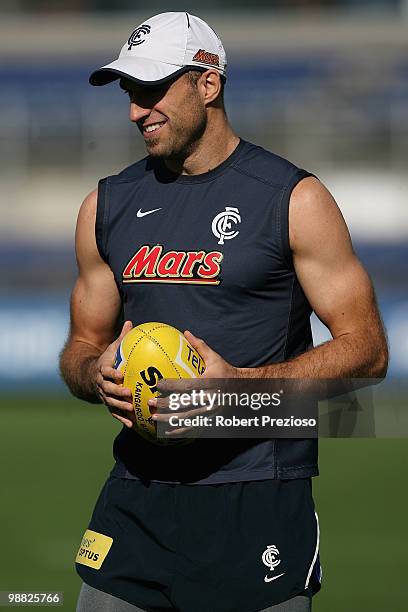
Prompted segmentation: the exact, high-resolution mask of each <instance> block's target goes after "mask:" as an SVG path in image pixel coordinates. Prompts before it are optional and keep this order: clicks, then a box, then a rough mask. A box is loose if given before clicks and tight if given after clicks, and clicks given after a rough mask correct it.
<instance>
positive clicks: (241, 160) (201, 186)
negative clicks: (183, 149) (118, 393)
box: [96, 140, 318, 484]
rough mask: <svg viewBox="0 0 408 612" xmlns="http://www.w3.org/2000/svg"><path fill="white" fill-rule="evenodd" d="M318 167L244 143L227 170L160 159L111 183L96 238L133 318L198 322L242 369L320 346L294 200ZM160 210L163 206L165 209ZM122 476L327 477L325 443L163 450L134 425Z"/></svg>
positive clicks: (120, 455) (239, 443) (199, 480)
mask: <svg viewBox="0 0 408 612" xmlns="http://www.w3.org/2000/svg"><path fill="white" fill-rule="evenodd" d="M309 175H310V174H309V173H308V172H306V171H304V170H300V169H298V168H297V167H296V166H294V165H293V164H291V163H290V162H288V161H287V160H285V159H283V158H281V157H278V156H277V155H274V154H273V153H270V152H268V151H266V150H265V149H262V148H261V147H258V146H255V145H252V144H250V143H248V142H245V141H243V140H241V141H240V143H239V145H238V146H237V148H236V149H235V151H234V152H233V153H232V154H231V155H230V157H228V159H226V160H225V161H224V162H223V163H222V164H221V165H219V166H218V167H217V168H215V169H213V170H210V171H209V172H206V173H204V174H200V175H193V176H188V175H177V174H174V173H172V172H170V171H169V170H168V169H167V168H166V167H165V165H164V163H163V162H161V161H159V160H153V159H152V158H150V157H146V158H145V159H143V160H141V161H139V162H138V163H136V164H134V165H132V166H130V167H129V168H127V169H125V170H124V171H123V172H121V173H120V174H118V175H116V176H111V177H108V178H106V179H103V180H102V181H100V183H99V190H98V207H97V217H96V239H97V245H98V249H99V252H100V254H101V256H102V258H103V259H104V260H105V261H106V262H107V263H108V264H109V266H110V268H111V269H112V271H113V274H114V277H115V281H116V283H117V286H118V288H119V291H120V293H121V297H122V301H123V309H124V317H125V318H126V319H130V320H131V321H132V322H133V325H139V324H140V323H144V322H149V321H160V322H164V323H168V324H169V325H173V326H174V327H176V328H178V329H180V330H185V329H190V330H191V331H192V332H193V333H194V334H195V335H197V336H198V337H201V338H203V339H204V340H205V341H206V342H207V344H208V345H209V346H210V347H211V348H213V349H214V350H215V351H217V352H218V353H220V355H222V356H223V357H224V359H226V360H227V361H228V362H230V363H231V364H233V365H235V366H239V367H255V366H261V365H265V364H270V363H277V362H280V361H284V360H286V359H288V358H291V357H294V356H296V355H298V354H300V353H302V352H304V351H306V350H307V349H308V348H309V347H310V346H311V345H312V335H311V328H310V314H311V308H310V305H309V304H308V302H307V299H306V298H305V295H304V293H303V291H302V289H301V287H300V284H299V282H298V280H297V277H296V274H295V271H294V268H293V265H292V257H291V251H290V247H289V232H288V206H289V198H290V194H291V191H292V189H293V188H294V186H295V185H296V184H297V183H298V182H299V181H300V180H301V179H302V178H304V177H306V176H309ZM153 211H154V212H153ZM114 456H115V459H116V464H115V467H114V471H113V473H114V474H116V475H118V476H122V477H127V478H140V479H144V480H153V481H159V482H160V481H161V482H188V483H195V484H211V483H221V482H233V481H245V480H260V479H265V478H273V479H276V478H279V479H284V478H304V477H308V476H315V475H317V473H318V469H317V441H316V440H300V439H292V440H288V439H276V440H265V439H263V440H254V439H251V440H249V439H248V440H245V439H237V440H230V439H228V440H227V439H225V440H223V439H215V440H211V439H201V440H200V439H198V440H195V441H194V442H192V443H191V444H189V445H186V446H184V447H183V446H180V447H171V448H169V447H160V446H157V445H154V444H151V443H149V442H148V441H145V440H144V439H143V438H142V437H140V436H138V435H137V434H136V433H135V432H134V431H132V430H129V429H127V428H123V430H122V431H121V432H120V434H119V435H118V436H117V438H116V440H115V443H114Z"/></svg>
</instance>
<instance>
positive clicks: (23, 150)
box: [0, 0, 408, 612]
mask: <svg viewBox="0 0 408 612" xmlns="http://www.w3.org/2000/svg"><path fill="white" fill-rule="evenodd" d="M166 10H189V11H190V12H192V13H195V14H198V15H199V16H201V17H203V18H204V19H206V20H208V21H209V23H210V24H211V25H212V26H213V27H214V28H215V29H216V30H217V32H218V33H219V35H220V36H221V38H222V39H223V42H224V45H225V47H226V50H227V54H228V60H229V76H228V85H227V88H226V105H227V110H228V113H229V115H230V118H231V121H232V123H233V125H234V127H235V128H236V130H237V131H238V133H239V134H240V135H241V136H243V137H244V138H246V139H248V140H252V141H254V142H256V143H258V144H261V145H263V146H265V147H267V148H269V149H271V150H273V151H274V152H276V153H278V154H280V155H283V156H285V157H288V158H289V159H291V160H292V161H294V162H295V163H296V164H298V165H300V166H302V167H305V168H307V169H308V170H310V171H312V172H314V173H315V174H316V175H317V176H318V177H319V178H321V180H323V181H324V182H325V183H326V184H327V185H328V187H329V188H330V189H331V191H332V193H333V194H334V196H335V197H336V199H337V201H338V203H339V205H340V208H341V209H342V211H343V214H344V216H345V218H346V220H347V222H348V225H349V227H350V230H351V233H352V237H353V242H354V246H355V249H356V251H357V253H358V254H359V256H360V258H361V259H362V260H363V262H364V264H365V265H366V267H367V268H368V270H369V272H370V274H371V276H372V278H373V281H374V283H375V287H376V290H377V294H378V299H379V303H380V307H381V311H382V314H383V317H384V320H385V324H386V327H387V331H388V334H389V340H390V345H391V370H390V371H391V375H393V376H396V377H400V378H401V377H402V378H405V377H406V376H407V373H408V291H407V277H408V243H407V236H408V173H407V156H408V54H407V51H408V1H407V0H320V1H319V0H287V1H285V0H275V1H273V0H271V1H269V2H268V1H261V0H252V2H251V3H250V5H248V2H244V1H243V0H241V1H240V0H224V1H223V2H221V1H216V0H207V2H206V3H205V10H203V9H202V3H200V2H198V1H197V0H190V2H189V3H188V6H186V5H185V4H184V3H179V2H173V3H171V4H169V3H166V4H164V3H163V2H160V1H159V0H152V1H150V2H149V3H148V4H147V3H146V4H144V3H140V2H135V1H131V0H115V2H113V1H112V0H55V1H51V0H48V1H47V0H2V2H1V4H0V58H1V62H0V79H1V81H0V82H1V88H0V177H1V183H2V196H1V219H2V222H1V226H0V238H1V240H0V275H1V281H2V283H1V287H2V289H1V298H2V299H1V302H0V338H1V342H0V354H1V357H2V363H3V364H4V366H3V368H1V370H0V385H1V388H2V399H1V403H0V410H1V428H0V443H1V448H2V459H3V460H2V462H1V466H0V474H1V480H0V483H1V485H2V491H3V498H4V499H3V502H2V505H1V506H0V524H1V525H2V528H1V532H2V549H3V553H2V555H1V556H2V559H1V561H0V590H7V589H37V590H38V589H45V588H47V589H54V590H63V591H65V593H66V604H65V605H64V609H65V610H74V603H73V602H74V600H75V593H76V591H77V589H78V584H79V582H78V580H77V578H76V576H75V574H74V571H73V570H72V565H71V560H72V558H73V556H74V554H75V552H76V547H77V545H78V542H79V539H80V536H81V533H82V531H83V529H84V528H85V527H86V523H87V520H88V516H89V513H90V511H91V509H92V506H93V502H94V500H95V497H96V495H97V492H98V490H99V488H100V486H101V484H102V482H103V479H104V476H105V474H106V472H107V471H108V469H109V467H110V465H111V448H110V441H111V439H112V437H113V435H114V433H115V432H116V430H117V427H116V424H115V423H114V422H112V421H111V420H110V419H108V418H107V416H106V415H105V413H104V411H103V409H99V408H97V407H94V406H91V407H90V406H86V405H85V404H82V403H80V402H76V401H72V400H70V399H69V398H68V396H67V393H66V392H65V391H64V389H63V387H62V385H61V383H60V381H59V378H58V374H57V355H58V352H59V351H60V349H61V347H62V344H63V342H64V339H65V337H66V333H67V327H68V299H69V292H70V289H71V287H72V284H73V282H74V280H75V276H76V268H75V257H74V253H73V235H74V228H75V220H76V215H77V212H78V208H79V206H80V203H81V201H82V199H83V198H84V196H85V195H86V194H87V193H88V192H89V191H91V190H92V189H93V188H94V187H95V185H96V184H97V181H98V179H99V178H100V177H103V176H106V175H108V174H113V173H115V172H117V171H119V170H120V169H121V168H122V167H124V166H126V165H128V164H129V163H132V162H133V161H134V160H136V159H138V158H140V157H142V156H143V155H144V154H145V153H144V147H143V143H142V142H141V140H140V138H139V137H138V133H137V132H136V130H135V128H134V126H132V125H131V124H130V123H129V121H128V118H127V106H128V102H127V97H125V96H123V94H122V93H121V92H120V91H119V89H118V88H117V86H116V87H115V85H112V86H108V87H105V88H103V89H97V88H92V87H90V86H89V85H88V83H87V79H88V75H89V72H90V71H91V70H92V69H93V68H94V67H98V66H100V65H102V64H103V63H106V62H108V61H111V60H112V59H113V58H114V57H115V56H116V54H117V52H118V51H119V49H120V47H121V46H122V44H123V43H124V40H125V39H126V38H127V36H128V35H129V33H130V32H131V31H132V28H133V27H136V26H137V25H138V24H139V23H140V22H141V21H143V19H146V18H147V17H149V16H151V15H153V14H155V13H157V12H160V11H166ZM314 332H315V338H316V341H317V342H319V341H321V340H322V339H324V338H325V337H327V331H325V330H324V329H323V327H322V326H321V325H319V324H318V323H317V322H316V321H315V322H314ZM16 390H17V393H16ZM407 448H408V447H407V444H406V442H405V441H404V440H392V441H388V440H347V441H342V440H326V441H323V442H322V453H321V454H322V458H321V470H322V476H321V477H320V479H318V481H316V483H315V490H316V497H317V500H318V503H319V508H320V511H321V520H322V534H323V536H322V537H323V540H322V557H323V561H324V563H325V569H326V576H327V578H326V587H325V589H324V591H323V592H322V593H321V594H320V595H319V597H318V598H317V599H316V608H315V609H316V610H317V612H326V611H328V610H330V612H344V611H345V610H348V611H357V610H358V611H359V612H362V611H365V610H367V611H368V610H370V612H380V611H381V612H383V611H385V610H387V612H399V611H401V612H402V610H405V609H406V589H405V582H406V578H405V577H404V576H406V572H407V570H408V567H407V565H408V564H407V558H406V550H405V549H406V537H407V529H406V526H405V520H406V511H407V493H406V480H405V481H404V479H406V469H405V465H406V463H407V458H408V453H407ZM404 538H405V542H404Z"/></svg>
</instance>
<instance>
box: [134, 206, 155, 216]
mask: <svg viewBox="0 0 408 612" xmlns="http://www.w3.org/2000/svg"><path fill="white" fill-rule="evenodd" d="M158 210H161V208H154V209H153V210H145V211H144V212H142V209H141V208H139V210H138V211H137V216H138V217H145V216H146V215H151V214H152V213H154V212H157V211H158Z"/></svg>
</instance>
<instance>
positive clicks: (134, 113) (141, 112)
mask: <svg viewBox="0 0 408 612" xmlns="http://www.w3.org/2000/svg"><path fill="white" fill-rule="evenodd" d="M151 111H152V109H151V107H148V106H147V105H146V104H144V105H143V106H142V105H141V104H136V102H131V103H130V110H129V117H130V120H131V121H132V122H133V123H137V122H138V121H140V119H143V118H144V117H148V115H150V113H151Z"/></svg>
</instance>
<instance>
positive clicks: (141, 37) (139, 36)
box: [128, 24, 151, 51]
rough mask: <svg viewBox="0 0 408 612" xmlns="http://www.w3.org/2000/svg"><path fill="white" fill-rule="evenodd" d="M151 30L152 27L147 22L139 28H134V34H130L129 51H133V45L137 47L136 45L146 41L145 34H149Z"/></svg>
mask: <svg viewBox="0 0 408 612" xmlns="http://www.w3.org/2000/svg"><path fill="white" fill-rule="evenodd" d="M150 30H151V27H150V26H149V25H146V24H143V25H141V26H139V27H138V28H136V30H134V31H133V32H132V34H131V35H130V36H129V39H128V45H129V47H128V51H131V50H132V47H135V46H136V45H141V44H142V43H144V41H145V36H147V34H150Z"/></svg>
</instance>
